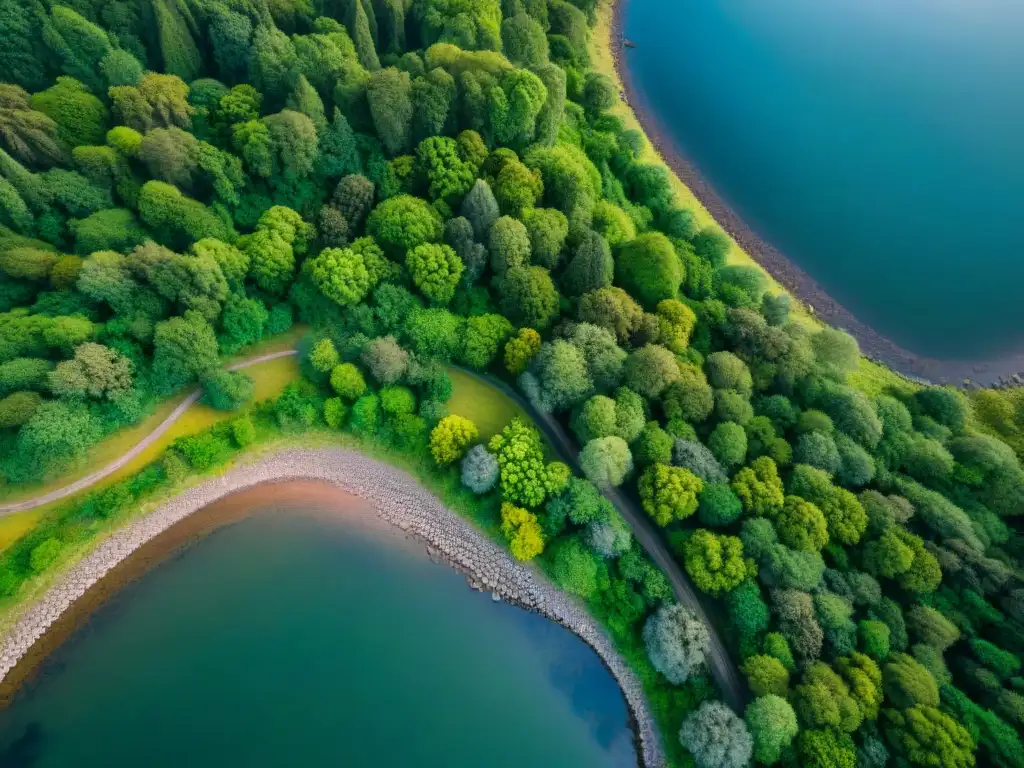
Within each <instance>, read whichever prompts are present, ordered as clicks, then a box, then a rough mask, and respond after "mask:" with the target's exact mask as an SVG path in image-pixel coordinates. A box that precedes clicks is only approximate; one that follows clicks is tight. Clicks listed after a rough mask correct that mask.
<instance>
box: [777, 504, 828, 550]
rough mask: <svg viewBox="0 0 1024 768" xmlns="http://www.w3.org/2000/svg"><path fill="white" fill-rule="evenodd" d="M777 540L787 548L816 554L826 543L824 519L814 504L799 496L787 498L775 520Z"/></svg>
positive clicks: (826, 534) (826, 533) (826, 531)
mask: <svg viewBox="0 0 1024 768" xmlns="http://www.w3.org/2000/svg"><path fill="white" fill-rule="evenodd" d="M775 529H776V531H777V532H778V534H779V539H780V540H781V541H782V543H783V544H785V545H786V546H788V547H792V548H793V549H797V550H802V551H805V552H817V551H818V550H820V549H821V548H822V547H824V546H825V544H827V543H828V528H827V526H826V523H825V517H824V515H822V514H821V510H819V509H818V508H817V507H816V506H814V504H812V503H811V502H809V501H806V500H804V499H801V498H800V497H799V496H787V497H786V499H785V503H784V504H783V507H782V510H781V511H780V512H779V513H778V516H777V517H776V519H775Z"/></svg>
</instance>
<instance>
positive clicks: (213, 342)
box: [153, 310, 217, 393]
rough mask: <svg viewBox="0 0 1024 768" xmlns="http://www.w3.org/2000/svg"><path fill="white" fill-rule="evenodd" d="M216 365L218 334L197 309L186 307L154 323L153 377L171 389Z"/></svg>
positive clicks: (174, 389)
mask: <svg viewBox="0 0 1024 768" xmlns="http://www.w3.org/2000/svg"><path fill="white" fill-rule="evenodd" d="M216 365H217V337H216V336H215V335H214V332H213V328H211V327H210V324H209V323H208V322H207V321H206V320H205V319H204V318H203V316H202V315H200V314H199V313H198V312H195V311H192V310H189V311H187V312H185V314H184V315H183V316H182V317H172V318H170V319H169V320H164V321H161V322H159V323H157V324H156V328H155V330H154V333H153V374H154V380H155V381H156V382H158V387H159V389H160V390H162V391H163V392H167V393H171V392H174V391H176V390H178V389H181V387H183V386H185V385H186V384H189V383H191V382H193V381H195V380H197V379H199V378H200V377H201V376H203V375H204V374H205V373H206V372H207V371H209V370H211V369H213V368H214V367H216Z"/></svg>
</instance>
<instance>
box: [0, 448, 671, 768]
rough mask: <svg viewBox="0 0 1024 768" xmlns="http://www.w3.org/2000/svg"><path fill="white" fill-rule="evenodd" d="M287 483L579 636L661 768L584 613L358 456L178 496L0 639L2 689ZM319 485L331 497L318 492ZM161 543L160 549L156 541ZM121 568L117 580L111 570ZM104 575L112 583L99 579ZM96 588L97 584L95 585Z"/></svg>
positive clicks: (345, 454)
mask: <svg viewBox="0 0 1024 768" xmlns="http://www.w3.org/2000/svg"><path fill="white" fill-rule="evenodd" d="M286 480H287V481H317V482H316V483H314V484H313V485H318V486H319V488H320V490H318V491H316V492H318V493H328V494H334V495H335V498H333V499H332V500H331V504H332V506H333V508H338V507H339V499H338V498H337V497H336V494H337V492H336V490H335V489H341V490H342V491H345V492H347V493H349V494H352V495H353V496H355V497H358V499H360V500H363V501H364V502H365V503H362V504H360V503H356V504H342V506H344V509H345V513H346V514H349V515H351V516H353V518H354V519H358V520H360V523H361V524H362V525H365V526H373V527H380V526H381V524H382V523H381V521H383V523H384V524H387V525H388V526H393V527H394V528H397V529H400V530H401V531H404V532H406V533H407V534H409V535H411V536H412V537H414V538H415V539H417V540H419V541H421V542H423V543H425V544H426V545H427V549H428V552H429V553H430V554H431V556H432V557H434V558H436V559H439V560H442V561H444V562H446V563H448V564H449V565H451V566H452V567H454V568H455V569H457V570H459V571H460V572H462V573H464V574H465V575H466V576H467V580H468V581H469V583H470V585H472V586H474V587H475V588H478V589H482V590H487V591H490V592H493V593H494V594H495V595H496V596H498V597H501V598H503V599H505V600H507V601H508V602H512V603H515V604H517V605H520V606H522V607H524V608H526V609H528V610H532V611H535V612H537V613H540V614H542V615H543V616H546V617H547V618H549V619H551V620H552V621H556V622H558V623H559V624H561V625H562V626H564V627H566V628H567V629H569V630H571V631H572V632H573V633H575V634H576V635H578V636H579V637H580V638H581V639H582V640H583V641H584V642H586V643H587V644H588V645H590V646H591V647H592V648H593V649H594V650H595V652H597V654H598V655H599V656H600V657H601V659H602V660H603V661H604V663H605V665H606V666H607V667H608V669H609V671H610V672H611V673H612V675H613V676H614V677H615V679H616V681H617V682H618V683H619V685H620V687H621V688H622V691H623V694H624V696H625V699H626V703H627V706H628V707H629V709H630V712H631V714H632V719H633V726H634V730H635V733H636V736H637V740H638V752H639V753H640V756H641V759H642V761H643V764H644V765H645V766H648V767H649V768H650V767H653V766H663V765H664V764H665V760H664V756H663V754H662V751H661V744H660V742H659V739H658V734H657V731H656V729H655V726H654V721H653V718H652V717H651V715H650V712H649V710H648V707H647V702H646V699H645V697H644V694H643V686H642V684H641V683H640V681H639V679H637V677H636V675H635V674H634V673H633V671H632V670H631V669H630V668H629V667H628V665H627V664H626V662H625V661H624V660H623V659H622V658H621V657H620V656H619V654H618V653H617V652H616V651H615V649H614V647H613V645H612V642H611V640H610V639H609V638H608V637H607V635H606V634H605V633H604V631H603V630H602V629H601V628H600V626H599V625H598V624H597V622H596V621H595V620H594V619H593V618H592V617H591V616H590V615H589V614H588V613H587V612H586V610H585V609H584V608H582V607H581V606H580V605H578V604H577V603H576V602H575V601H574V600H572V599H571V598H570V597H569V596H567V595H566V594H564V593H563V592H561V591H560V590H558V589H557V588H555V587H554V586H553V585H552V584H551V583H550V582H548V581H547V580H546V579H545V578H544V577H543V576H542V575H541V574H540V573H539V572H538V571H537V570H536V569H534V568H531V567H527V566H525V565H523V564H522V563H518V562H516V561H515V560H513V559H512V557H511V556H510V555H509V554H508V553H507V552H506V551H505V550H504V549H502V548H501V547H499V546H498V545H496V544H494V543H493V542H491V541H490V540H489V539H487V537H486V536H484V535H483V534H481V533H480V532H479V531H477V530H476V529H475V528H474V527H473V526H472V525H471V524H470V523H468V522H467V521H466V520H464V519H462V518H461V517H459V515H457V514H456V513H455V512H452V511H451V510H449V509H448V508H447V507H445V506H444V505H443V504H442V503H441V502H440V501H439V500H438V499H437V498H435V497H434V496H433V495H432V494H431V493H430V492H429V491H427V490H426V489H425V488H423V487H422V486H421V485H420V484H419V483H418V482H417V481H416V480H415V479H414V478H413V477H412V476H410V475H408V474H407V473H405V472H403V471H402V470H399V469H396V468H395V467H392V466H390V465H388V464H385V463H382V462H380V461H377V460H375V459H372V458H369V457H368V456H365V455H364V454H361V453H359V452H357V451H353V450H349V449H342V448H317V449H298V448H294V449H283V450H281V451H278V452H276V453H273V454H270V455H268V456H264V457H261V458H258V459H256V460H253V461H251V462H249V463H243V464H240V465H238V466H235V467H234V468H232V469H231V470H229V471H228V472H226V473H225V474H224V475H222V476H220V477H215V478H211V479H208V480H206V481H204V482H202V483H201V484H200V485H197V486H195V487H193V488H190V489H188V490H185V491H183V492H182V493H181V494H179V495H178V496H176V497H174V498H173V499H171V500H169V501H168V502H166V503H165V504H163V505H162V506H160V507H159V508H157V509H156V510H155V511H153V512H151V513H150V514H148V515H146V516H145V517H143V518H141V519H139V520H137V521H135V522H133V523H131V524H129V525H127V526H126V527H125V528H123V529H121V530H120V531H118V532H116V533H115V534H113V535H112V536H111V537H110V538H109V539H107V540H106V541H104V542H103V543H102V544H101V545H100V546H99V547H97V548H96V550H94V551H93V552H92V553H91V554H89V555H88V556H86V557H85V558H84V559H83V560H81V561H79V562H78V563H77V564H76V565H74V566H73V567H72V568H71V569H70V570H69V571H68V572H67V573H66V574H64V576H63V577H62V578H60V579H59V580H58V581H57V583H55V585H54V586H53V587H51V588H50V590H49V591H47V592H46V593H45V594H44V595H43V596H42V598H40V600H39V601H38V602H36V603H35V604H34V605H32V606H31V607H30V608H29V609H28V610H27V611H26V612H25V614H24V615H23V616H22V617H21V618H20V619H19V620H18V622H17V623H16V624H15V625H14V626H13V627H12V628H11V630H10V631H9V632H8V633H7V635H6V636H4V637H3V638H2V644H0V683H5V684H6V687H7V688H10V687H11V686H12V685H15V684H17V682H18V681H19V678H22V677H24V675H25V673H26V672H25V671H26V669H30V668H31V667H32V666H33V665H34V664H35V663H37V662H38V660H39V658H40V657H41V656H42V655H43V654H44V653H46V652H47V651H48V650H49V649H50V648H52V647H53V644H54V643H59V642H60V641H61V640H62V639H63V637H66V635H67V634H68V632H70V631H71V629H73V627H74V626H75V621H76V619H78V618H81V616H82V615H83V614H85V615H87V614H88V612H90V611H91V610H92V609H94V607H95V605H96V604H98V602H102V600H103V599H104V596H105V594H109V590H111V589H114V588H116V586H117V585H118V584H123V583H124V581H125V580H126V579H130V578H132V577H133V575H137V574H138V573H142V572H144V571H145V570H146V569H147V568H149V567H152V565H153V564H154V562H153V560H154V559H155V560H159V559H162V558H163V557H166V555H167V553H168V552H169V551H173V550H174V549H175V548H177V547H180V546H181V545H182V544H184V543H186V542H187V541H189V540H190V539H192V538H195V537H198V536H201V535H203V534H204V533H205V532H207V531H208V530H209V529H211V527H218V526H220V525H224V524H226V523H227V522H231V520H232V519H234V518H237V517H241V516H244V514H245V511H246V510H247V508H249V505H248V504H245V503H244V501H245V499H244V498H242V499H241V500H240V501H233V500H232V499H227V498H225V497H229V496H231V495H232V494H236V493H238V492H240V491H245V492H246V493H249V494H254V495H258V496H259V499H260V503H261V504H263V503H265V502H267V501H268V500H274V499H275V498H276V499H278V500H279V499H281V498H283V494H284V493H285V492H286V489H287V486H286V485H279V484H276V483H277V482H278V481H286ZM267 483H275V484H273V485H266V484H267ZM323 484H328V485H329V486H331V487H329V488H325V487H324V485H323ZM309 486H310V484H309V483H304V484H303V490H304V491H307V490H309ZM246 489H249V490H248V491H246ZM342 501H343V500H342ZM214 502H221V503H220V504H219V505H218V507H217V508H216V509H215V510H214V513H213V514H212V515H209V516H207V515H197V516H196V517H195V522H194V524H190V523H191V521H187V522H186V523H185V524H184V525H180V527H179V524H182V521H186V520H187V518H189V516H190V515H192V513H194V512H196V511H198V510H200V509H203V508H205V507H208V506H209V505H211V504H213V503H214ZM172 526H173V528H172ZM161 536H163V537H164V539H163V541H159V540H158V537H161ZM147 544H155V545H157V546H153V547H152V548H150V547H147V548H146V549H145V550H143V552H142V554H143V555H145V554H146V553H150V552H151V553H152V556H151V557H148V558H147V557H145V556H143V557H134V558H133V557H131V556H132V555H133V553H136V552H137V551H139V550H140V548H142V547H143V546H144V545H147ZM118 566H121V567H122V571H120V572H118V571H117V570H116V569H117V568H118ZM108 575H109V576H110V577H111V578H110V580H109V582H108V581H107V580H106V579H104V577H106V576H108ZM101 579H104V581H103V582H102V583H100V582H101ZM105 585H106V586H105ZM94 587H95V589H94ZM104 590H107V592H106V593H105V592H104ZM51 630H52V634H53V636H52V638H51V636H50V631H51ZM9 678H10V679H9Z"/></svg>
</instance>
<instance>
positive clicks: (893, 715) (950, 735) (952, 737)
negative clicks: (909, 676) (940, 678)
mask: <svg viewBox="0 0 1024 768" xmlns="http://www.w3.org/2000/svg"><path fill="white" fill-rule="evenodd" d="M884 714H885V725H884V730H885V736H886V739H887V740H888V742H889V744H890V746H892V748H893V749H894V750H895V752H896V754H897V755H899V756H900V757H901V758H902V759H904V760H906V761H907V762H908V763H909V764H910V765H922V766H927V765H941V766H944V767H946V766H948V768H970V767H971V766H973V765H974V747H975V745H974V740H973V739H972V738H971V735H970V733H968V732H967V729H966V728H964V727H963V726H962V725H960V724H959V723H957V722H956V721H955V720H954V719H953V718H951V717H950V716H949V715H947V714H945V713H944V712H941V711H940V710H938V709H936V708H935V707H933V706H923V705H915V706H913V707H910V708H909V709H905V710H902V711H900V710H896V709H887V710H885V712H884Z"/></svg>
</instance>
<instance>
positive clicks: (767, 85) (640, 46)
mask: <svg viewBox="0 0 1024 768" xmlns="http://www.w3.org/2000/svg"><path fill="white" fill-rule="evenodd" d="M626 3H627V4H626V12H625V20H624V27H625V29H624V31H625V34H626V36H627V37H628V38H630V39H631V40H633V41H635V42H636V43H637V48H636V49H635V50H629V51H627V52H626V56H625V60H626V62H627V65H628V67H629V70H630V72H631V73H632V78H633V83H634V85H635V86H636V87H637V90H638V92H639V94H640V96H641V98H642V100H643V101H644V102H646V104H647V106H648V108H649V109H650V110H651V111H652V112H653V113H655V114H656V115H657V117H658V119H659V122H660V123H661V124H662V125H663V127H664V128H665V131H666V133H667V134H668V136H667V138H670V139H672V140H673V141H674V142H675V144H676V145H677V146H678V147H679V148H680V149H681V150H682V151H683V152H684V154H685V155H686V156H687V157H689V158H690V159H691V160H692V161H693V163H694V164H695V165H696V167H697V168H699V169H700V171H701V173H702V174H703V175H704V176H705V177H706V178H707V179H708V181H710V182H711V184H712V185H713V186H714V187H715V189H716V191H717V192H718V193H719V194H720V195H721V196H722V197H723V198H724V199H725V200H726V201H727V202H728V203H729V204H730V205H731V206H732V207H733V208H734V209H735V210H736V211H737V213H739V214H740V215H741V217H742V218H743V219H744V220H745V221H746V222H747V224H748V225H749V226H750V227H751V228H752V229H754V231H756V232H757V233H758V234H760V235H761V236H762V237H763V238H764V239H765V240H766V241H767V242H769V243H771V244H772V245H774V246H775V247H777V248H779V249H780V250H781V251H782V252H783V253H785V254H787V255H788V256H789V257H790V258H791V259H792V260H793V261H795V262H796V263H797V264H799V265H800V266H801V267H803V268H804V269H805V270H806V271H807V272H809V273H810V274H811V275H812V276H813V277H814V278H815V279H817V280H818V282H819V283H820V284H821V285H822V286H823V287H824V288H825V289H826V290H827V291H828V292H829V293H830V294H831V295H832V296H834V297H835V298H837V299H838V300H839V301H841V302H842V303H844V304H845V305H846V306H847V308H848V309H850V310H851V311H852V312H853V313H854V314H855V315H857V316H858V318H859V319H861V320H862V321H864V322H867V323H868V324H870V325H872V326H874V327H875V328H876V329H877V330H879V331H880V332H881V333H883V334H884V335H887V336H889V337H890V338H893V339H894V340H895V341H897V342H898V343H900V344H902V345H903V346H905V347H907V348H909V349H911V350H913V351H915V352H918V353H920V354H926V355H931V356H937V357H947V358H951V357H962V358H981V357H986V356H994V355H996V354H999V353H1002V352H1007V351H1010V350H1015V349H1019V348H1021V347H1024V302H1022V301H1021V300H1020V294H1021V291H1022V289H1024V226H1022V224H1021V217H1022V213H1024V141H1021V131H1022V127H1024V45H1021V40H1022V38H1024V3H1021V2H1020V1H1019V0H772V2H758V1H757V0H626Z"/></svg>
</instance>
